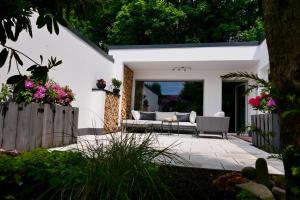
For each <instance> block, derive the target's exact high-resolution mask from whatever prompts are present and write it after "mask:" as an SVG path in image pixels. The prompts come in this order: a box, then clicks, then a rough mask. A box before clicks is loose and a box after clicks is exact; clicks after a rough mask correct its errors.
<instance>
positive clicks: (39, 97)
mask: <svg viewBox="0 0 300 200" xmlns="http://www.w3.org/2000/svg"><path fill="white" fill-rule="evenodd" d="M44 97H45V92H42V91H39V90H37V91H36V92H35V93H34V94H33V98H34V99H35V100H38V101H39V100H42V99H43V98H44Z"/></svg>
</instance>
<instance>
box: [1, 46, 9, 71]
mask: <svg viewBox="0 0 300 200" xmlns="http://www.w3.org/2000/svg"><path fill="white" fill-rule="evenodd" d="M7 56H8V50H7V49H6V48H4V49H2V51H1V53H0V68H1V67H3V65H4V64H5V61H6V59H7Z"/></svg>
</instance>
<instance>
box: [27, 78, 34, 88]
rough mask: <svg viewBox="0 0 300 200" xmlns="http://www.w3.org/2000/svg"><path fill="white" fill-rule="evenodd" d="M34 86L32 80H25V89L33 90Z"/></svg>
mask: <svg viewBox="0 0 300 200" xmlns="http://www.w3.org/2000/svg"><path fill="white" fill-rule="evenodd" d="M33 87H34V84H33V82H32V81H31V80H25V89H32V88H33Z"/></svg>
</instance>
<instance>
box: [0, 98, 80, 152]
mask: <svg viewBox="0 0 300 200" xmlns="http://www.w3.org/2000/svg"><path fill="white" fill-rule="evenodd" d="M77 133H78V108H73V107H69V106H59V105H49V104H38V103H30V104H28V105H25V104H16V103H13V102H11V103H8V104H1V105H0V147H1V148H3V149H6V150H10V149H17V150H19V151H30V150H32V149H34V148H36V147H43V148H50V147H57V146H63V145H68V144H72V143H76V141H77Z"/></svg>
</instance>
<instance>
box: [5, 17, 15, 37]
mask: <svg viewBox="0 0 300 200" xmlns="http://www.w3.org/2000/svg"><path fill="white" fill-rule="evenodd" d="M13 26H14V24H13V23H12V21H11V20H10V19H8V20H7V21H5V22H4V27H5V32H6V35H7V38H9V39H11V40H13V39H14V34H13V32H12V30H11V29H12V27H13Z"/></svg>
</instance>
